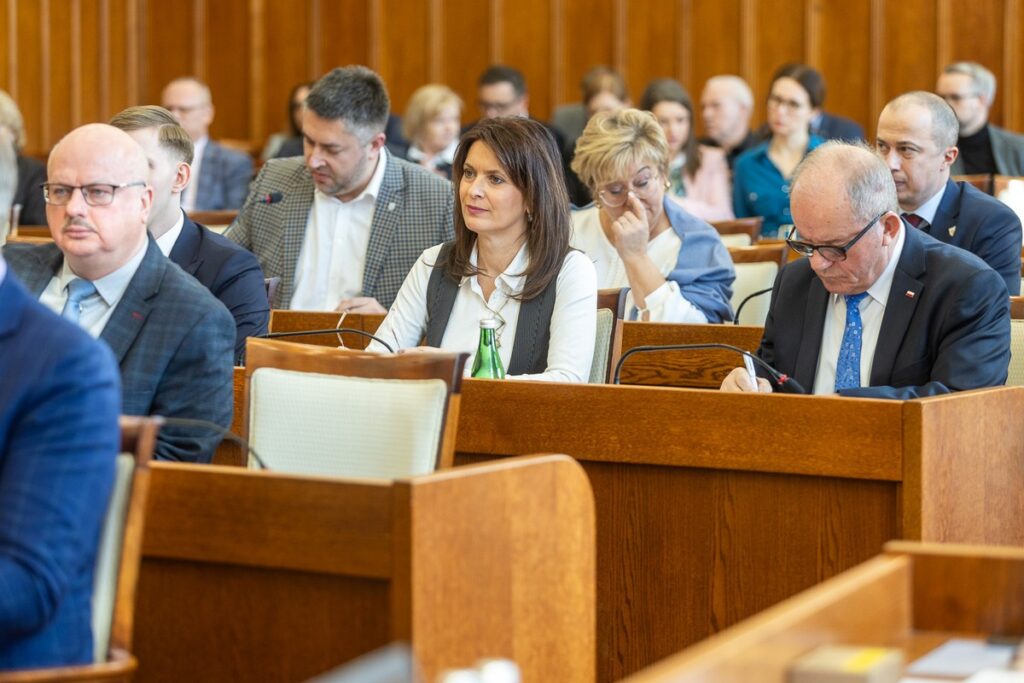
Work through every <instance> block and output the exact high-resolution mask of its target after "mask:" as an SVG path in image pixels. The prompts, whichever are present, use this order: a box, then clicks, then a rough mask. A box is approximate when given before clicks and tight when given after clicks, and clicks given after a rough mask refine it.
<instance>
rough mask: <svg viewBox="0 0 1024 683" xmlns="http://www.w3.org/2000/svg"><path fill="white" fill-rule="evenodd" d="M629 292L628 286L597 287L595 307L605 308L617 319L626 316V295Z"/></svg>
mask: <svg viewBox="0 0 1024 683" xmlns="http://www.w3.org/2000/svg"><path fill="white" fill-rule="evenodd" d="M628 294H629V287H622V288H621V289H599V290H597V307H598V308H599V309H600V308H607V309H608V310H610V311H611V312H612V313H614V314H615V317H616V318H617V319H618V320H622V319H623V318H625V317H626V296H627V295H628Z"/></svg>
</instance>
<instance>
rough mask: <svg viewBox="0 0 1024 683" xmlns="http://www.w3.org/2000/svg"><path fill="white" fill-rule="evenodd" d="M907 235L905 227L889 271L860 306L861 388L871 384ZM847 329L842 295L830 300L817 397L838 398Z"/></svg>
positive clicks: (819, 365) (880, 276)
mask: <svg viewBox="0 0 1024 683" xmlns="http://www.w3.org/2000/svg"><path fill="white" fill-rule="evenodd" d="M905 238H906V233H905V232H903V228H902V226H901V228H900V232H899V235H897V237H896V245H895V246H894V247H893V250H892V256H891V257H890V258H889V263H888V265H886V266H885V270H883V271H882V274H881V275H879V276H878V279H877V280H875V283H874V284H873V285H871V286H870V287H868V290H867V292H868V295H867V296H866V297H864V298H863V299H862V300H861V302H860V320H861V325H862V336H861V342H860V384H861V386H868V385H870V384H871V367H872V365H874V362H875V348H876V347H877V346H878V333H879V331H880V330H881V329H882V318H883V316H884V315H885V303H886V301H888V300H889V290H891V289H892V278H893V275H895V273H896V263H897V262H898V261H899V260H900V254H902V253H903V241H904V239H905ZM845 327H846V299H845V298H844V297H843V295H841V294H832V295H831V296H829V303H828V307H827V308H826V309H825V326H824V329H823V330H822V335H821V351H820V352H819V353H818V369H817V371H816V372H815V373H814V389H813V391H812V392H811V393H814V394H834V393H835V392H836V363H838V362H839V349H840V347H842V345H843V330H844V329H845Z"/></svg>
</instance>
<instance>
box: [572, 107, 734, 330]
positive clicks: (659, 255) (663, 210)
mask: <svg viewBox="0 0 1024 683" xmlns="http://www.w3.org/2000/svg"><path fill="white" fill-rule="evenodd" d="M668 164H669V148H668V142H667V141H666V139H665V133H664V132H663V131H662V129H661V126H660V125H659V124H658V121H657V119H655V118H654V115H653V114H651V113H650V112H644V111H639V110H637V109H622V110H619V111H616V112H603V113H599V114H596V115H595V116H594V117H593V118H592V119H590V122H589V123H588V124H587V127H586V129H585V130H584V131H583V135H582V136H581V137H580V139H579V141H578V142H577V143H576V157H575V158H574V159H573V163H572V169H573V170H574V171H575V172H576V173H577V175H579V177H580V179H581V180H582V181H583V182H584V183H586V185H587V187H589V188H590V191H591V192H592V194H593V197H594V203H593V204H591V205H589V206H587V207H584V208H583V209H580V210H578V211H574V212H573V216H572V224H573V233H574V234H573V246H574V247H576V248H577V249H579V250H581V251H583V252H584V253H585V254H587V256H588V257H589V258H590V260H591V261H593V262H594V266H595V268H596V269H597V280H598V287H602V288H607V287H629V288H630V301H629V317H630V318H631V319H640V320H650V321H655V322H676V323H718V322H722V321H725V320H731V319H732V307H731V306H730V305H729V299H730V297H731V296H732V282H733V280H734V279H735V277H736V274H735V271H734V270H733V266H732V259H730V258H729V252H728V250H726V248H725V246H724V245H723V244H722V240H721V239H720V238H719V236H718V233H717V232H716V231H715V229H714V228H712V227H711V226H710V225H708V224H707V223H705V222H704V221H702V220H700V219H698V218H696V217H694V216H692V215H691V214H689V213H687V212H686V211H685V210H684V209H683V208H682V207H681V206H680V205H679V204H677V203H676V202H674V201H672V200H670V199H669V198H668V196H667V195H666V192H665V190H666V189H667V188H668V186H669V181H668Z"/></svg>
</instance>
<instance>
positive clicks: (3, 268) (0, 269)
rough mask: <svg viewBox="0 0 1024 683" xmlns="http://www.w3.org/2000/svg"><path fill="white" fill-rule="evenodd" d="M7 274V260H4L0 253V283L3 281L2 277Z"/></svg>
mask: <svg viewBox="0 0 1024 683" xmlns="http://www.w3.org/2000/svg"><path fill="white" fill-rule="evenodd" d="M6 276H7V261H4V257H3V254H0V285H2V284H3V283H4V278H5V277H6Z"/></svg>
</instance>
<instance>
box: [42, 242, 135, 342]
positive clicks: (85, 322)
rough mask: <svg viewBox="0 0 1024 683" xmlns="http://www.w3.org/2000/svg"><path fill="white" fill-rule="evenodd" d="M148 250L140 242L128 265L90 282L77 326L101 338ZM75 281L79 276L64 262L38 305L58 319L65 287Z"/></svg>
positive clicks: (66, 294) (44, 291) (62, 304)
mask: <svg viewBox="0 0 1024 683" xmlns="http://www.w3.org/2000/svg"><path fill="white" fill-rule="evenodd" d="M147 246H148V241H147V240H143V241H142V247H141V248H140V249H139V251H138V252H136V254H135V255H134V256H132V257H131V258H130V259H128V262H127V263H125V264H124V265H123V266H121V267H120V268H118V269H117V270H115V271H114V272H113V273H110V274H109V275H105V276H103V277H101V278H100V279H99V280H93V281H92V284H93V285H95V287H96V292H95V293H93V294H91V295H89V296H87V297H86V298H85V299H83V300H82V314H81V315H80V316H79V318H78V325H79V327H81V328H82V329H84V330H85V331H86V332H88V333H89V334H91V335H92V336H93V337H96V338H99V336H100V335H101V334H103V328H104V327H106V326H107V322H109V321H110V316H111V315H113V313H114V309H115V308H117V305H118V304H119V303H120V302H121V298H122V297H124V293H125V292H126V291H127V290H128V285H129V283H131V281H132V278H133V277H135V271H137V270H138V269H139V266H140V265H141V264H142V258H143V257H144V256H145V255H146V247H147ZM76 278H78V275H75V273H74V271H72V270H71V266H69V265H68V260H67V259H66V258H65V259H64V265H63V267H62V268H61V271H60V273H59V274H58V275H54V276H53V277H52V278H50V282H49V284H47V285H46V289H44V290H43V293H42V294H41V295H40V296H39V303H41V304H43V305H44V306H46V307H47V308H49V309H50V310H51V311H53V312H54V313H56V314H57V315H60V313H61V311H63V310H64V303H65V302H66V301H67V300H68V283H69V282H71V281H72V280H74V279H76ZM82 279H85V278H82Z"/></svg>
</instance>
